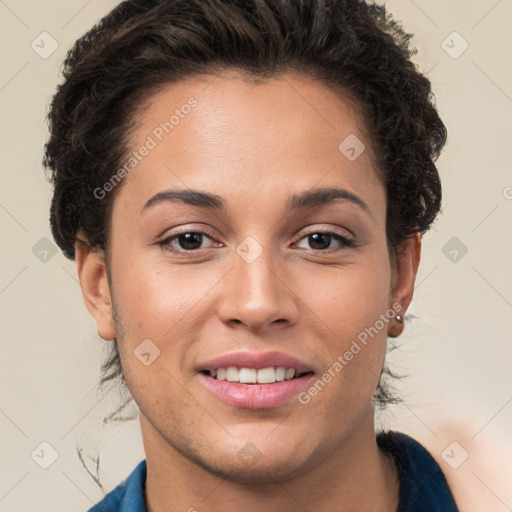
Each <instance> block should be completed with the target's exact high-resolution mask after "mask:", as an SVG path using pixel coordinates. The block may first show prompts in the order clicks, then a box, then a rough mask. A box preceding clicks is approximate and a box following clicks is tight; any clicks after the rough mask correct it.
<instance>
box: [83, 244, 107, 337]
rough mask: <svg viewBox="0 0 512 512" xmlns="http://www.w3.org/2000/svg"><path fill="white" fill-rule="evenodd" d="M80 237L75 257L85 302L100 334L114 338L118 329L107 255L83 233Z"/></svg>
mask: <svg viewBox="0 0 512 512" xmlns="http://www.w3.org/2000/svg"><path fill="white" fill-rule="evenodd" d="M80 239H82V240H80V241H77V242H76V243H75V259H76V266H77V271H78V279H79V281H80V288H81V289H82V295H83V297H84V302H85V305H86V307H87V309H88V310H89V313H90V314H91V315H92V317H93V318H94V320H95V321H96V329H97V330H98V334H99V335H100V336H101V337H102V338H103V339H104V340H113V339H114V338H116V331H115V328H114V319H113V316H112V297H111V294H110V287H109V284H108V279H107V270H106V264H105V257H104V254H103V252H102V251H99V250H97V249H95V250H93V249H92V248H91V246H90V245H89V244H88V243H87V242H86V238H85V237H84V236H83V235H81V236H80Z"/></svg>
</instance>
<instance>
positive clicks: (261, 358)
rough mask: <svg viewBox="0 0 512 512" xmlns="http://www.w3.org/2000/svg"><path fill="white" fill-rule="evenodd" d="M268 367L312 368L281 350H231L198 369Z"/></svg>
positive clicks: (302, 370)
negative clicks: (258, 351)
mask: <svg viewBox="0 0 512 512" xmlns="http://www.w3.org/2000/svg"><path fill="white" fill-rule="evenodd" d="M229 366H235V367H237V368H255V369H257V370H259V369H261V368H269V367H271V366H274V367H279V366H284V367H285V368H294V369H295V371H296V373H309V372H312V371H313V369H312V368H311V366H310V365H308V364H307V363H305V362H304V361H300V360H299V359H297V358H295V357H293V356H289V355H287V354H283V353H282V352H260V353H257V352H232V353H229V354H224V355H222V356H218V357H215V358H214V359H210V360H209V361H206V362H205V363H202V364H201V365H200V366H199V371H200V372H201V371H206V370H217V369H219V368H228V367H229Z"/></svg>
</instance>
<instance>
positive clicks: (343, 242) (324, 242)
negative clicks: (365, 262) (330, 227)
mask: <svg viewBox="0 0 512 512" xmlns="http://www.w3.org/2000/svg"><path fill="white" fill-rule="evenodd" d="M333 239H334V240H335V241H336V242H337V243H338V245H339V246H340V247H339V248H338V249H336V248H335V249H332V248H331V244H332V240H333ZM301 240H306V241H307V242H308V243H310V244H311V249H310V250H313V251H322V252H331V251H336V250H339V251H341V250H343V249H345V248H347V247H354V246H355V242H354V241H353V240H350V239H349V238H347V237H345V236H343V235H340V234H338V233H333V232H332V231H314V232H312V233H309V234H307V235H306V236H304V237H302V238H301ZM306 249H307V247H306Z"/></svg>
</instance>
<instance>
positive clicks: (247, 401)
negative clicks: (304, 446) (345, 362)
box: [198, 352, 314, 409]
mask: <svg viewBox="0 0 512 512" xmlns="http://www.w3.org/2000/svg"><path fill="white" fill-rule="evenodd" d="M198 373H199V378H200V381H201V382H202V383H203V384H204V385H205V387H206V388H207V389H208V390H209V391H210V392H211V393H212V394H213V395H214V396H215V397H216V398H217V399H219V400H221V401H222V402H224V403H225V404H228V405H231V406H234V407H237V408H241V409H268V408H272V407H278V406H280V405H284V404H285V403H287V402H289V401H290V400H291V399H292V398H293V397H294V396H295V395H297V394H298V393H299V392H300V391H301V389H303V388H304V387H306V385H307V383H308V382H309V380H310V379H311V378H312V377H313V375H314V371H313V369H312V367H311V366H309V365H307V364H306V363H304V362H302V361H300V360H298V359H295V358H293V357H290V356H288V355H286V354H281V353H278V352H267V353H263V354H254V353H253V354H251V353H247V352H238V353H235V354H228V355H226V356H221V357H218V358H216V359H214V360H212V361H209V362H207V363H205V364H203V365H202V366H201V367H200V368H199V369H198Z"/></svg>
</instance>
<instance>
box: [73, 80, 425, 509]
mask: <svg viewBox="0 0 512 512" xmlns="http://www.w3.org/2000/svg"><path fill="white" fill-rule="evenodd" d="M191 96H193V97H194V98H196V99H197V101H198V104H197V106H196V107H195V108H193V109H192V110H191V112H190V113H189V114H188V115H186V116H184V118H183V119H181V120H180V122H179V124H178V125H176V126H175V128H174V129H173V131H172V132H171V133H169V134H168V135H166V136H165V137H164V138H163V140H162V141H161V142H160V143H159V144H158V145H157V146H156V147H155V148H154V149H152V150H151V151H150V152H149V154H148V155H147V156H146V157H145V158H144V159H143V160H142V161H141V162H140V163H139V164H138V165H137V167H136V168H134V170H133V171H132V172H131V173H130V174H129V175H128V176H127V177H126V178H125V179H124V182H123V184H122V187H121V189H120V190H119V191H118V195H117V197H116V199H115V202H114V207H113V212H112V223H111V238H110V246H109V250H110V254H109V256H110V268H109V269H107V263H108V261H107V260H108V258H106V257H105V255H104V254H103V253H102V252H101V251H99V250H95V249H91V248H90V247H88V246H87V245H84V244H78V243H77V245H76V261H77V268H78V274H79V279H80V283H81V287H82V291H83V295H84V299H85V303H86V305H87V307H88V309H89V311H90V313H91V314H92V316H93V317H94V319H95V321H96V324H97V330H98V333H99V335H100V336H101V337H102V338H103V339H105V340H113V339H114V338H117V340H118V343H119V350H120V354H121V360H122V366H123V371H124V374H125V378H126V382H127V384H128V387H129V389H130V391H131V393H132V395H133V397H134V399H135V401H136V402H137V404H138V406H139V408H140V411H141V413H140V421H141V429H142V436H143V442H144V448H145V452H146V460H147V466H148V476H147V482H146V501H147V507H148V510H149V511H150V512H161V511H164V510H165V511H168V510H188V509H190V508H191V507H194V508H196V509H197V510H199V511H201V512H202V511H215V510H221V509H226V508H229V507H231V509H233V510H235V509H236V510H246V511H256V510H258V511H260V510H267V511H276V512H283V511H288V510H290V511H291V510H297V509H298V508H301V509H306V510H316V511H327V510H343V511H356V510H357V511H361V510H365V511H366V510H368V511H369V510H371V511H394V510H395V509H396V506H397V504H398V478H397V473H396V468H395V465H394V463H393V462H392V461H391V460H390V459H388V458H387V457H386V456H384V455H383V454H382V453H381V452H380V451H379V450H378V448H377V445H376V442H375V432H374V426H373V409H372V405H371V398H372V394H373V392H374V389H375V387H376V385H377V382H378V377H379V374H380V371H381V367H382V364H383V360H384V355H385V349H386V341H387V336H398V335H399V334H400V333H401V331H402V329H403V324H401V323H400V322H398V321H396V319H393V320H391V321H389V322H388V323H387V324H386V325H385V327H384V328H382V329H381V330H379V332H378V334H377V335H376V336H375V337H374V338H373V339H372V340H371V342H369V343H368V344H367V345H366V346H365V347H364V348H363V349H362V350H361V351H360V352H359V353H358V354H357V355H356V356H354V358H353V359H352V360H351V361H350V362H348V364H347V365H346V366H344V367H343V369H342V371H340V372H338V373H336V376H335V377H334V378H332V380H331V381H330V382H329V383H328V385H327V386H325V388H323V389H322V391H321V392H319V393H318V394H317V395H316V396H314V397H312V398H311V401H310V402H309V403H308V404H307V405H302V404H301V403H299V402H298V400H297V399H291V400H290V401H289V402H287V403H286V404H284V405H282V406H279V407H275V408H272V409H265V410H263V409H260V410H249V409H241V408H236V407H233V406H230V405H227V404H225V403H223V402H222V401H220V400H219V399H218V398H216V397H215V396H214V395H213V394H212V393H210V391H209V390H207V389H206V388H205V387H204V385H203V384H201V382H200V379H199V378H198V373H197V367H198V365H199V364H200V363H203V362H205V361H207V360H208V359H211V358H213V357H216V356H218V355H221V354H226V353H229V352H234V351H238V350H248V351H254V352H262V351H267V350H278V351H281V352H284V353H287V354H290V355H292V356H294V357H296V358H298V359H300V360H302V361H305V362H307V363H309V364H310V366H311V367H312V368H313V370H314V372H315V378H314V380H315V381H316V379H317V378H319V377H321V376H322V374H323V373H324V372H326V371H327V369H328V368H329V367H332V365H333V363H334V362H335V361H336V358H337V357H338V356H340V355H343V354H344V353H345V352H346V351H347V350H348V349H349V347H350V346H351V343H352V341H353V340H355V339H356V338H357V336H358V334H359V333H361V332H363V331H364V330H365V328H368V327H370V326H373V325H374V324H375V322H376V321H377V320H378V319H379V317H380V315H381V314H383V313H385V312H386V311H387V310H389V309H390V308H391V307H392V305H393V304H394V303H399V304H401V306H402V308H403V309H402V311H401V314H402V315H404V314H405V311H406V310H407V307H408V306H409V303H410V301H411V299H412V294H413V288H414V281H415V278H416V273H417V269H418V264H419V258H420V245H421V242H420V236H419V235H418V234H416V235H414V236H412V237H411V238H410V239H408V240H407V241H406V242H404V243H403V244H402V245H401V247H400V248H399V258H398V261H397V264H396V265H395V266H393V265H392V261H391V260H390V257H389V254H388V247H387V241H386V193H385V188H384V186H383V184H382V182H381V180H380V178H379V177H378V174H377V172H376V170H375V164H374V155H373V154H372V151H371V144H370V141H369V140H368V139H367V138H366V136H365V131H364V126H363V124H362V122H361V120H360V118H359V116H358V114H357V111H356V109H355V108H353V107H352V106H351V104H350V103H349V102H348V101H347V100H346V99H345V98H344V97H343V96H341V95H340V94H339V93H335V92H334V91H331V90H330V89H328V88H326V86H325V85H323V84H320V83H318V82H315V81H312V80H309V79H303V78H298V77H296V76H292V75H284V76H283V77H281V78H280V79H272V80H269V81H267V82H264V83H260V84H257V85H254V84H250V83H248V82H247V81H245V80H243V79H242V78H241V77H240V76H238V75H236V74H234V73H232V74H227V73H224V74H223V75H221V76H218V77H216V78H214V77H213V76H204V77H200V78H195V79H193V80H188V81H186V82H185V81H184V82H179V83H178V84H173V85H169V86H166V87H165V88H163V89H162V90H161V91H159V92H158V93H156V94H155V95H153V96H152V97H151V98H150V100H149V102H148V103H147V105H145V106H144V109H143V110H142V112H143V114H138V122H137V129H136V131H135V133H134V135H133V137H132V148H133V150H136V149H137V148H140V147H141V145H143V144H144V141H145V140H146V137H147V136H148V135H149V134H151V133H152V131H153V130H154V129H155V127H156V126H158V125H159V123H161V122H163V121H164V120H166V119H168V118H169V112H170V113H172V112H173V111H174V110H175V109H176V108H180V106H181V105H183V104H185V103H186V102H187V99H188V98H190V97H191ZM349 134H356V135H357V136H358V137H359V138H360V139H361V140H362V141H364V143H365V145H366V150H365V151H364V152H363V153H362V154H361V155H360V156H359V158H357V159H356V160H354V161H349V160H348V159H347V158H346V157H345V156H344V155H343V154H342V153H341V152H340V151H339V150H338V145H339V144H340V143H341V142H342V141H343V140H344V139H345V138H346V137H347V136H348V135H349ZM329 186H337V187H341V188H344V189H347V190H349V191H350V192H352V193H353V194H356V195H357V196H358V197H359V198H361V199H362V200H363V201H364V203H366V205H367V206H368V212H366V211H365V210H364V209H362V208H360V207H359V206H357V205H355V204H353V203H351V202H348V201H336V202H333V203H329V204H327V205H324V206H319V207H316V208H314V209H312V210H304V211H292V212H287V210H286V208H285V206H286V201H287V200H288V198H289V196H291V195H292V194H297V193H300V192H304V191H307V190H310V189H312V188H319V187H329ZM170 188H179V189H198V190H201V191H204V192H209V193H212V194H216V195H219V196H221V197H222V198H223V199H224V200H225V202H226V204H227V210H226V211H225V212H221V211H209V210H207V209H205V208H201V207H197V206H190V205H185V204H182V203H178V202H162V203H158V204H155V205H154V206H153V207H151V208H148V209H146V210H145V211H144V212H143V213H142V214H141V209H142V208H143V205H144V204H145V202H146V201H147V200H148V199H149V198H151V197H152V196H154V194H156V193H158V192H160V191H163V190H166V189H170ZM178 228H179V230H180V232H181V233H183V232H188V233H190V232H193V233H196V232H198V231H203V230H207V236H205V237H203V238H202V241H201V240H200V241H199V242H198V243H197V245H196V246H199V247H200V248H199V249H194V251H195V252H192V251H190V250H189V252H188V253H186V252H185V251H186V250H185V249H184V247H190V246H186V245H185V246H184V245H183V239H182V240H181V245H180V240H179V239H174V241H172V242H169V245H170V247H172V248H174V249H175V250H177V251H180V250H181V251H182V252H181V254H177V253H172V252H170V251H169V245H168V246H167V249H166V248H165V247H163V246H161V245H158V244H157V242H158V241H161V240H164V239H165V238H168V237H169V236H171V235H175V234H177V231H178ZM322 231H329V232H336V233H338V234H341V235H343V236H346V237H349V238H350V239H351V240H353V241H355V243H356V246H355V247H345V246H343V245H342V244H341V243H340V242H339V241H337V240H336V239H335V238H331V239H330V240H331V242H330V246H329V247H328V248H327V249H319V247H320V245H316V246H315V245H314V242H313V243H312V242H311V240H310V239H309V238H308V236H307V235H309V234H312V233H318V232H322ZM248 236H251V237H253V238H254V239H255V240H256V241H257V242H258V244H259V246H260V247H261V249H262V253H261V255H260V256H259V257H258V258H257V259H256V260H254V261H252V262H251V263H248V262H247V261H245V260H244V259H243V258H241V257H240V256H239V255H238V253H237V252H236V248H237V247H238V246H239V245H240V244H241V242H242V241H244V239H245V238H246V237H248ZM209 237H211V238H209ZM107 270H109V271H110V279H109V275H108V272H107ZM114 318H115V320H114ZM144 339H150V340H151V341H152V342H153V343H154V344H155V345H156V346H157V347H158V348H159V350H160V356H159V357H158V358H156V359H155V360H154V362H153V363H152V364H151V365H149V366H145V365H143V364H142V363H141V361H140V360H139V359H138V358H137V357H135V356H134V350H135V349H136V348H137V346H138V345H139V344H140V343H141V341H142V340H144ZM246 443H252V445H254V447H256V450H257V451H254V449H253V451H254V452H255V453H256V455H255V456H254V457H253V460H252V461H250V462H248V461H243V460H241V458H240V457H239V456H237V453H238V452H239V450H240V449H242V448H243V447H244V446H246Z"/></svg>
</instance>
